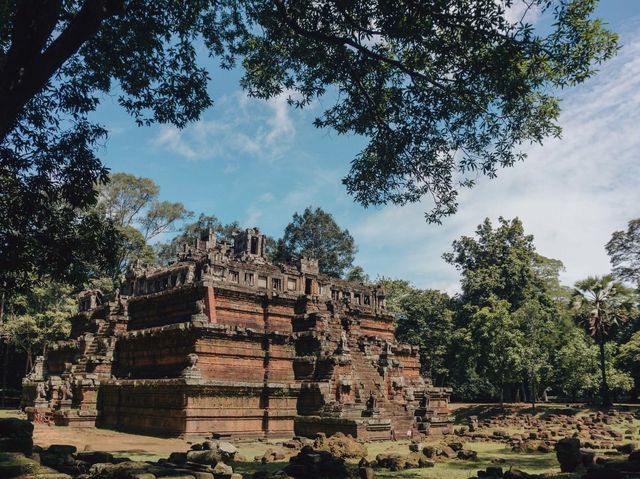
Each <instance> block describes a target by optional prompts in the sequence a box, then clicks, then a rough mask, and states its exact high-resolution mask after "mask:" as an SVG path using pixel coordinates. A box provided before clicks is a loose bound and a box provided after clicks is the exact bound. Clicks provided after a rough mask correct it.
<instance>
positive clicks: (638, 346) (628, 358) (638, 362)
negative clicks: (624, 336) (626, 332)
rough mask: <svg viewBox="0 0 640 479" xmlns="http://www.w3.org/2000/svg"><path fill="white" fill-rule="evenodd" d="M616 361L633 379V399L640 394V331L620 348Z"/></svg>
mask: <svg viewBox="0 0 640 479" xmlns="http://www.w3.org/2000/svg"><path fill="white" fill-rule="evenodd" d="M616 361H617V363H618V365H619V366H620V367H622V368H623V369H624V370H625V371H626V372H628V373H629V374H630V375H631V377H632V378H633V384H634V386H633V399H635V400H637V399H638V393H639V392H640V331H636V332H635V333H633V335H632V336H631V338H630V339H629V341H627V342H626V343H624V344H622V345H621V346H620V350H619V353H618V357H617V358H616Z"/></svg>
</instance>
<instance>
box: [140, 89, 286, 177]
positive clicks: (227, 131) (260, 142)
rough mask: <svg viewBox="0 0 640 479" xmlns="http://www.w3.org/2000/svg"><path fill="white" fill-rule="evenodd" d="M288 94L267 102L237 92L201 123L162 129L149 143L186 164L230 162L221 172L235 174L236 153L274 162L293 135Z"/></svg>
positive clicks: (225, 98) (284, 150)
mask: <svg viewBox="0 0 640 479" xmlns="http://www.w3.org/2000/svg"><path fill="white" fill-rule="evenodd" d="M287 97H288V92H284V93H282V94H281V95H278V96H277V97H274V98H272V99H271V100H269V101H266V102H265V101H263V100H257V99H253V98H249V97H247V96H246V95H245V94H244V93H241V92H238V93H235V94H232V95H229V96H227V97H224V98H223V99H222V100H221V101H220V102H219V103H220V104H219V105H217V108H214V109H213V110H212V114H213V115H214V116H215V118H214V119H203V120H200V121H198V122H196V123H194V124H193V125H190V126H188V127H186V128H185V129H183V130H180V129H178V128H176V127H174V126H164V127H162V128H161V129H160V131H159V132H158V134H157V135H156V136H155V137H154V138H153V139H152V140H151V144H152V146H154V147H155V148H159V149H163V150H166V151H168V152H170V153H173V154H175V155H178V156H180V157H183V158H186V159H189V160H205V159H213V158H223V159H229V160H232V162H231V163H230V164H227V165H226V166H225V168H224V171H234V170H235V168H236V165H235V164H234V161H237V159H236V155H237V153H238V152H242V153H245V154H247V155H250V156H252V157H254V158H256V159H261V160H276V159H278V158H280V157H282V155H284V153H286V152H287V151H288V150H289V148H291V145H292V144H293V140H294V137H295V134H296V128H295V124H294V122H293V120H292V119H291V117H290V108H289V105H288V104H287Z"/></svg>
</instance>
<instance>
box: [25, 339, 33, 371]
mask: <svg viewBox="0 0 640 479" xmlns="http://www.w3.org/2000/svg"><path fill="white" fill-rule="evenodd" d="M32 368H33V355H32V353H31V346H29V347H28V348H27V366H26V368H25V372H24V374H25V376H26V375H27V374H29V373H30V372H31V369H32Z"/></svg>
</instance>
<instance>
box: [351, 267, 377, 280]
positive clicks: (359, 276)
mask: <svg viewBox="0 0 640 479" xmlns="http://www.w3.org/2000/svg"><path fill="white" fill-rule="evenodd" d="M345 279H346V280H348V281H357V282H359V283H369V282H370V281H371V278H369V275H368V274H367V273H365V271H364V269H363V268H362V266H353V267H351V269H349V271H347V274H346V275H345Z"/></svg>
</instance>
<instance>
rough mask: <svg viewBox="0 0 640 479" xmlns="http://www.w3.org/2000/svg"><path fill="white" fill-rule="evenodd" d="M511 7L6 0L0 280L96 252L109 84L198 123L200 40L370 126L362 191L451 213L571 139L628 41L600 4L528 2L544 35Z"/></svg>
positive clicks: (163, 114) (205, 95) (374, 201)
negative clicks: (586, 93) (548, 145)
mask: <svg viewBox="0 0 640 479" xmlns="http://www.w3.org/2000/svg"><path fill="white" fill-rule="evenodd" d="M511 4H512V1H511V0H506V1H505V2H496V1H494V0H454V1H447V2H444V1H436V2H419V1H418V2H416V1H403V2H400V3H399V2H397V1H391V0H379V1H376V2H370V1H368V0H353V1H349V2H332V1H320V2H318V1H312V0H303V1H296V2H293V1H287V0H274V1H263V0H242V1H241V0H221V1H212V0H200V1H190V2H172V1H169V0H154V1H150V0H137V1H133V0H70V1H66V2H61V1H59V0H46V1H44V2H41V3H38V4H34V3H33V2H28V1H27V2H25V1H15V0H10V1H8V2H5V3H4V4H3V8H1V9H0V186H1V188H0V220H1V221H2V226H3V227H2V234H3V237H2V238H1V241H0V248H1V249H0V257H3V258H5V257H7V258H8V257H10V258H11V259H10V260H9V261H7V262H6V263H5V264H3V271H7V272H8V276H7V275H6V274H5V277H4V278H3V284H2V287H3V288H5V289H6V288H9V287H12V285H13V284H14V283H19V282H20V278H19V277H22V279H24V274H23V273H24V272H25V271H31V270H33V269H34V268H35V266H34V265H33V264H32V263H33V262H34V261H37V260H36V256H37V255H38V254H39V253H40V252H39V251H37V252H36V250H38V249H39V248H41V247H46V245H48V244H49V245H53V246H55V250H56V251H54V253H56V252H60V251H62V250H63V249H64V248H65V246H66V245H67V244H68V243H78V242H84V243H86V244H87V245H89V246H91V247H90V248H88V249H93V250H94V252H95V253H96V254H99V253H101V249H102V247H103V246H104V245H105V244H109V241H110V239H109V237H108V233H109V232H108V231H105V232H104V233H105V234H104V235H102V236H101V235H98V234H96V235H94V237H90V238H86V237H83V231H84V230H85V229H86V228H85V227H84V226H85V225H83V224H82V220H83V218H80V219H79V217H78V212H79V211H80V210H82V209H83V208H86V207H88V206H92V205H94V204H95V201H96V195H95V191H94V186H95V185H96V184H102V183H104V182H106V181H107V171H106V169H105V167H104V166H103V165H102V164H101V162H100V160H99V158H98V157H97V155H96V151H97V148H98V147H99V146H102V144H103V143H104V141H105V139H106V137H107V129H106V128H105V127H104V126H103V125H100V124H97V123H96V122H95V121H94V120H93V118H95V116H93V113H94V112H95V111H96V109H97V108H98V106H99V104H100V103H101V101H102V99H103V98H105V97H107V96H108V95H111V96H113V97H115V98H116V100H117V102H118V103H119V104H120V106H121V107H122V108H123V109H124V110H125V111H126V112H127V113H129V114H130V115H131V116H132V117H133V118H134V119H135V121H136V122H137V123H138V124H140V125H150V124H153V123H169V124H173V125H176V126H178V127H183V126H185V125H186V124H187V123H189V122H192V121H195V120H197V119H198V118H199V117H200V114H201V113H202V112H203V111H204V110H205V109H206V108H208V107H210V106H211V105H212V104H213V98H212V97H211V95H210V91H211V89H210V88H209V86H210V85H209V84H210V79H211V76H212V75H211V72H210V71H208V70H207V69H206V68H205V66H204V64H203V62H201V61H200V58H199V53H198V52H199V49H200V47H204V48H203V50H204V51H206V52H207V53H208V54H209V55H210V56H211V57H213V58H214V59H215V60H216V61H217V62H218V63H219V65H220V66H221V67H222V68H225V69H231V68H235V67H238V66H239V67H241V68H242V70H243V75H242V79H241V85H242V86H243V87H244V88H245V89H246V90H247V92H248V93H249V95H251V96H254V97H258V98H263V99H268V98H272V97H274V96H276V95H282V94H285V95H287V97H288V100H289V102H290V103H291V104H293V105H295V106H297V107H305V106H307V105H309V104H310V103H312V102H314V100H316V99H318V98H319V97H324V100H323V103H324V104H326V105H328V106H327V107H326V109H325V110H324V111H320V112H319V113H318V117H317V118H316V120H315V125H316V126H317V127H321V128H325V127H326V128H332V129H334V130H335V131H337V132H338V133H340V134H356V135H361V136H363V137H366V138H367V141H368V143H367V145H366V146H365V147H364V149H363V150H362V151H361V152H360V153H359V154H358V155H357V156H356V158H354V159H353V161H352V165H351V170H350V172H349V173H348V174H347V175H346V177H345V178H344V180H343V182H344V184H345V185H346V189H347V191H348V192H349V193H350V194H352V195H353V196H354V198H355V199H356V200H357V201H358V202H360V203H361V204H363V205H365V206H367V205H378V204H385V203H396V204H405V203H408V202H417V201H420V200H421V199H422V198H423V197H425V196H427V197H430V198H431V199H432V200H433V209H432V210H431V211H430V212H429V213H428V214H427V219H428V220H430V221H440V219H441V218H442V216H443V215H448V214H452V213H453V212H455V210H456V208H457V195H458V189H459V187H460V186H470V185H472V184H473V182H474V178H475V177H476V175H477V174H478V173H481V174H485V175H488V176H490V177H493V176H495V175H496V173H497V170H498V169H499V168H500V167H504V166H510V165H513V164H514V163H515V162H516V161H518V160H519V159H521V158H523V157H524V154H523V153H522V150H521V149H520V146H521V145H523V144H525V143H528V142H536V143H540V142H542V141H543V140H544V139H545V138H546V137H549V136H558V135H559V134H560V126H559V125H558V121H557V120H558V116H559V112H560V108H559V98H558V90H559V89H560V88H563V87H565V86H571V85H575V84H577V83H581V82H583V81H584V80H586V79H587V78H589V77H590V76H592V75H593V74H594V73H595V71H596V70H595V68H596V66H597V64H599V63H600V62H602V61H605V60H607V59H608V58H610V57H612V56H613V55H614V54H615V52H616V49H617V37H616V35H615V34H614V33H612V32H610V31H608V30H607V29H606V27H605V25H604V24H603V22H602V21H601V20H599V19H595V18H592V14H593V12H594V10H595V8H596V6H597V1H596V0H531V1H530V2H528V5H529V9H537V10H539V11H540V12H541V13H542V14H548V15H550V16H551V17H552V22H551V28H549V29H544V30H543V29H539V30H540V31H538V30H536V29H535V28H534V27H533V26H532V25H531V24H530V23H528V22H527V20H526V18H525V17H524V16H523V18H522V19H520V20H519V21H509V20H508V17H507V15H506V14H505V8H508V7H510V6H511ZM460 172H461V173H462V176H463V178H462V180H461V181H459V180H458V178H457V174H458V173H460ZM466 174H468V175H469V176H466ZM32 225H36V226H35V227H34V226H32ZM151 228H152V227H151ZM152 229H153V228H152ZM39 231H46V234H45V235H44V237H43V235H41V234H39ZM94 232H96V233H99V232H100V231H99V230H96V229H95V228H94ZM74 249H76V250H78V248H74ZM85 249H86V248H85ZM14 252H15V253H14ZM11 255H13V256H11ZM45 256H47V255H46V252H45ZM66 260H67V258H56V257H55V254H50V255H48V257H47V263H48V264H53V263H55V262H60V263H64V262H65V261H66ZM67 262H68V261H67ZM54 270H55V268H54ZM16 277H18V278H17V279H16Z"/></svg>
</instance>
